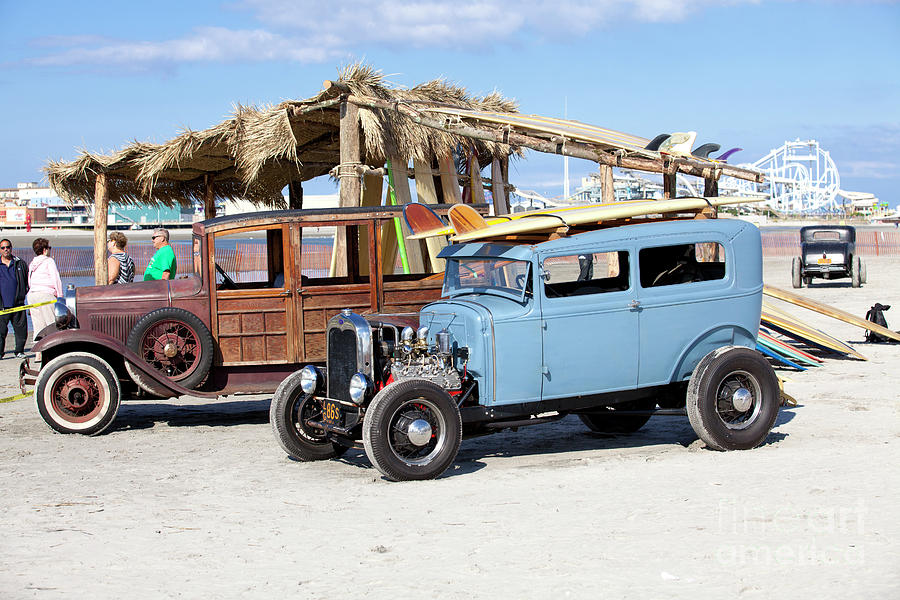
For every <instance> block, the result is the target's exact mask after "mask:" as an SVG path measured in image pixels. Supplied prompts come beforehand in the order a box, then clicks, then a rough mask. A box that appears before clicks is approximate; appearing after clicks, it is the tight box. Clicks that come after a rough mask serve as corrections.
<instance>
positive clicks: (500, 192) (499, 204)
mask: <svg viewBox="0 0 900 600" xmlns="http://www.w3.org/2000/svg"><path fill="white" fill-rule="evenodd" d="M491 196H492V197H493V198H494V214H496V215H508V214H509V200H508V199H507V198H506V187H505V185H504V183H503V169H502V168H501V167H500V159H499V158H495V159H494V160H492V161H491Z"/></svg>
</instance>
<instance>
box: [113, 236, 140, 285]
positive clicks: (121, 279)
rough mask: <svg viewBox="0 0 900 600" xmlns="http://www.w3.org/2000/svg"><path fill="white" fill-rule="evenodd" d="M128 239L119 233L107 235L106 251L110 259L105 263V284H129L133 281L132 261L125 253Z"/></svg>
mask: <svg viewBox="0 0 900 600" xmlns="http://www.w3.org/2000/svg"><path fill="white" fill-rule="evenodd" d="M127 244H128V238H127V237H125V234H124V233H122V232H121V231H113V232H112V233H110V234H109V242H107V244H106V249H107V250H109V253H110V255H111V256H110V257H109V260H108V261H107V263H106V271H107V275H108V281H107V283H110V284H113V283H131V282H132V281H134V260H133V259H132V258H131V257H130V256H129V255H128V253H127V252H125V246H126V245H127Z"/></svg>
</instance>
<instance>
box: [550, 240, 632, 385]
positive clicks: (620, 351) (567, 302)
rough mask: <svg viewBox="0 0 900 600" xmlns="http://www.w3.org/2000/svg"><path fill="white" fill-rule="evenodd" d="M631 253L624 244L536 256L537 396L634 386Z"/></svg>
mask: <svg viewBox="0 0 900 600" xmlns="http://www.w3.org/2000/svg"><path fill="white" fill-rule="evenodd" d="M630 257H631V253H630V252H629V250H628V248H624V247H619V248H613V249H610V250H603V251H591V250H586V251H584V252H569V253H567V254H557V255H546V256H543V257H541V285H540V287H541V311H542V318H543V322H542V326H543V327H542V332H543V333H542V341H543V366H542V371H543V386H542V400H552V399H555V398H565V397H572V396H579V395H585V394H597V393H602V392H610V391H617V390H624V389H633V388H634V387H635V386H636V384H637V374H638V306H637V305H636V304H635V286H634V283H633V281H632V275H631V271H632V269H631V268H630V263H631V260H630Z"/></svg>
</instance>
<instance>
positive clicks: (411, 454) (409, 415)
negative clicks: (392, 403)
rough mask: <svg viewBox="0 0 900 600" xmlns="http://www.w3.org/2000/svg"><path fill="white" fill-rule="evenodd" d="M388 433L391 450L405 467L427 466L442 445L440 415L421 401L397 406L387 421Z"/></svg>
mask: <svg viewBox="0 0 900 600" xmlns="http://www.w3.org/2000/svg"><path fill="white" fill-rule="evenodd" d="M390 429H391V433H390V444H391V450H392V451H393V453H394V456H396V457H397V458H399V459H400V460H402V461H403V462H405V463H406V464H408V465H427V464H428V463H430V462H431V461H432V460H434V458H435V456H437V455H438V454H439V453H440V451H441V450H442V449H443V447H444V444H445V443H446V438H447V433H446V429H447V425H446V422H445V420H444V415H443V414H441V412H440V410H439V409H438V408H437V406H435V405H434V404H433V403H431V402H430V401H428V400H427V399H425V398H417V399H415V400H413V401H412V402H407V403H405V404H403V405H401V406H400V407H399V408H398V409H397V410H396V411H395V412H394V414H393V415H392V416H391V418H390Z"/></svg>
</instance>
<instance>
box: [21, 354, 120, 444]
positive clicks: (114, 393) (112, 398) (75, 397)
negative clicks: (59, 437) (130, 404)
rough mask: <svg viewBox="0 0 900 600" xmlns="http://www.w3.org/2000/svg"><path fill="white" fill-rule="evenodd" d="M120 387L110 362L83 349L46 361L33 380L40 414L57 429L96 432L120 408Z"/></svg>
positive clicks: (101, 429)
mask: <svg viewBox="0 0 900 600" xmlns="http://www.w3.org/2000/svg"><path fill="white" fill-rule="evenodd" d="M121 397H122V391H121V388H120V387H119V378H118V377H116V373H115V371H113V368H112V367H111V366H109V363H108V362H106V361H105V360H103V359H102V358H100V357H99V356H96V355H94V354H89V353H86V352H71V353H68V354H63V355H61V356H57V357H56V358H54V359H53V360H51V361H50V362H48V363H47V364H46V365H45V366H44V367H43V368H41V371H40V373H38V376H37V380H36V381H35V384H34V399H35V401H36V402H37V406H38V412H40V414H41V418H43V419H44V421H45V422H46V423H47V425H49V426H50V427H52V428H53V429H54V430H56V431H58V432H59V433H81V434H83V435H96V434H98V433H100V432H102V431H103V430H104V429H106V428H107V427H109V426H110V425H111V424H112V422H113V420H114V419H115V418H116V413H118V412H119V404H120V402H121Z"/></svg>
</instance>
